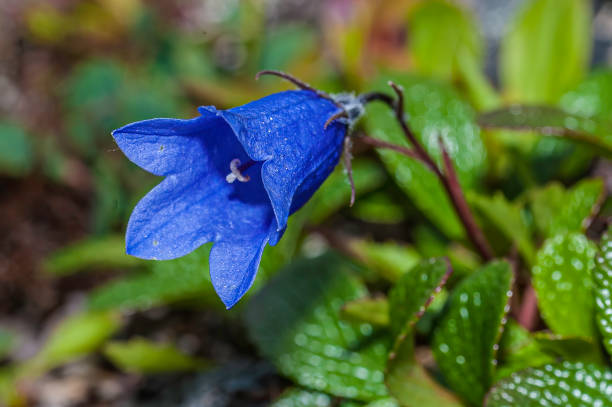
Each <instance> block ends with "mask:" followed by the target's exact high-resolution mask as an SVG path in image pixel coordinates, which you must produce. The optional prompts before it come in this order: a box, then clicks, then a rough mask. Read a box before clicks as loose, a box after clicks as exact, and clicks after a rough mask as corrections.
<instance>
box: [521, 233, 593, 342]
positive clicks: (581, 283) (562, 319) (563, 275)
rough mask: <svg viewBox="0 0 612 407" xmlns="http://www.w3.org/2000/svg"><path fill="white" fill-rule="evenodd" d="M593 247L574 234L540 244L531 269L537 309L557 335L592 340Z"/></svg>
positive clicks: (562, 235)
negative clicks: (536, 297)
mask: <svg viewBox="0 0 612 407" xmlns="http://www.w3.org/2000/svg"><path fill="white" fill-rule="evenodd" d="M594 266H595V246H594V244H593V243H591V242H590V241H589V240H588V239H587V238H586V237H585V236H583V235H581V234H577V233H572V234H561V235H557V236H555V237H553V238H550V239H548V240H547V241H546V242H544V244H543V246H542V248H541V249H540V250H539V252H538V255H537V258H536V263H535V266H534V267H533V269H532V280H533V287H534V288H535V290H536V293H537V296H538V307H539V309H540V312H541V314H542V317H543V318H544V320H545V321H546V323H547V324H548V326H549V327H550V328H551V329H552V330H553V331H554V332H555V333H557V334H559V335H569V336H579V337H594V336H595V330H596V329H595V320H594V306H595V304H594V300H593V283H592V281H591V273H592V270H593V268H594Z"/></svg>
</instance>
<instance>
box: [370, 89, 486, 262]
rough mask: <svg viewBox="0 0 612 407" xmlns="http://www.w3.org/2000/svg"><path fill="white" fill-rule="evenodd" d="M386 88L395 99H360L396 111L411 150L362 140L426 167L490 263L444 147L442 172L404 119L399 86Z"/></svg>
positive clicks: (375, 94) (376, 95)
mask: <svg viewBox="0 0 612 407" xmlns="http://www.w3.org/2000/svg"><path fill="white" fill-rule="evenodd" d="M389 86H391V88H392V89H393V90H394V91H395V94H396V96H397V99H394V98H393V97H391V96H389V95H387V94H385V93H381V92H371V93H366V94H363V95H361V96H360V99H361V101H362V102H363V103H364V104H366V103H369V102H373V101H380V102H383V103H385V104H387V105H388V106H389V107H390V108H391V109H393V111H394V112H395V117H396V119H397V121H398V123H399V125H400V127H401V128H402V131H403V133H404V135H405V136H406V138H407V139H408V142H409V143H410V144H411V145H412V149H408V148H406V147H402V146H398V145H395V144H392V143H387V142H385V141H381V140H377V141H376V142H372V140H376V139H371V138H370V137H368V138H367V139H364V137H361V139H362V140H364V141H366V142H367V143H368V144H372V145H374V146H376V147H381V148H389V149H392V150H394V151H397V152H399V153H401V154H404V155H406V156H408V157H411V158H416V159H418V160H419V161H421V162H422V163H423V164H425V166H427V167H428V168H429V169H430V170H431V171H432V172H433V173H434V174H435V175H436V176H437V177H438V179H439V180H440V182H441V183H442V186H443V187H444V189H445V190H446V193H447V195H448V197H449V199H450V201H451V203H452V205H453V208H454V209H455V212H456V213H457V216H458V217H459V219H460V221H461V223H462V224H463V227H464V229H465V231H466V233H467V236H468V238H469V239H470V241H471V242H472V244H473V245H474V247H475V248H476V250H478V252H479V253H480V255H481V256H482V258H483V259H484V260H487V261H488V260H491V259H492V258H493V251H492V250H491V247H490V245H489V243H488V242H487V240H486V239H485V236H484V233H482V230H480V228H479V227H478V224H477V223H476V221H475V219H474V216H473V215H472V212H471V211H470V208H469V206H468V204H467V202H466V200H465V196H464V194H463V190H462V189H461V185H460V184H459V180H458V178H457V173H456V172H455V169H454V167H453V162H452V160H451V159H450V156H449V155H448V152H447V151H446V148H445V147H444V144H442V142H441V141H440V142H441V144H440V148H441V150H442V160H443V165H444V172H442V171H441V170H440V168H439V167H438V165H437V164H436V163H435V161H434V160H433V158H432V157H431V155H429V153H428V152H427V151H426V150H425V149H424V148H423V146H422V145H421V143H420V142H419V141H418V139H417V138H416V136H415V135H414V133H413V132H412V130H411V129H410V127H409V126H408V123H407V122H406V119H405V117H404V91H403V89H402V88H401V86H399V85H397V84H395V83H393V82H391V81H389Z"/></svg>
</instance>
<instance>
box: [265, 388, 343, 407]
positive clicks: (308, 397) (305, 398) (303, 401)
mask: <svg viewBox="0 0 612 407" xmlns="http://www.w3.org/2000/svg"><path fill="white" fill-rule="evenodd" d="M333 405H334V399H333V398H332V397H331V396H330V395H328V394H325V393H320V392H318V391H311V390H304V389H300V388H291V389H289V390H287V391H286V392H284V393H283V394H282V395H281V396H280V397H279V398H278V399H277V400H276V401H275V402H274V403H272V405H271V406H270V407H332V406H333Z"/></svg>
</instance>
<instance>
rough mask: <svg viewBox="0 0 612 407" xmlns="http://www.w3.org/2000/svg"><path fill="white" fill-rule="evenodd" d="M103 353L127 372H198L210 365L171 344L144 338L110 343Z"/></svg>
mask: <svg viewBox="0 0 612 407" xmlns="http://www.w3.org/2000/svg"><path fill="white" fill-rule="evenodd" d="M102 351H103V353H104V355H105V356H106V357H107V358H109V359H110V361H111V362H113V364H114V365H116V366H118V367H119V368H121V369H122V370H124V371H127V372H136V373H162V372H180V371H191V370H198V369H202V368H204V367H206V366H207V365H208V363H207V362H205V361H203V360H201V359H197V358H194V357H191V356H189V355H186V354H184V353H183V352H181V351H180V350H178V349H177V348H176V347H174V346H173V345H171V344H158V343H154V342H151V341H149V340H146V339H143V338H134V339H130V340H129V341H125V342H120V341H113V342H109V343H107V344H106V345H105V346H104V348H103V350H102Z"/></svg>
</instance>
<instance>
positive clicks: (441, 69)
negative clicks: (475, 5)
mask: <svg viewBox="0 0 612 407" xmlns="http://www.w3.org/2000/svg"><path fill="white" fill-rule="evenodd" d="M408 24H409V25H408V32H409V37H408V38H409V39H410V42H409V46H410V48H409V49H410V53H411V54H412V57H413V59H414V64H415V67H416V69H417V71H418V72H419V73H421V74H424V75H429V76H435V77H438V78H440V79H444V80H451V79H453V77H454V76H456V75H457V71H458V69H459V68H458V64H459V62H458V60H457V59H458V57H459V55H463V56H464V57H469V58H471V59H472V60H473V61H474V62H476V63H478V62H479V60H480V57H481V56H482V48H483V44H482V39H481V38H480V33H479V32H478V29H477V27H476V25H475V24H474V20H473V19H472V18H471V16H470V15H468V14H467V12H466V11H465V10H463V9H462V8H460V7H459V6H458V5H456V4H454V3H452V2H449V1H443V0H433V1H432V0H430V1H425V2H421V3H419V4H418V5H417V6H416V7H415V8H414V10H412V12H411V14H410V15H409V18H408Z"/></svg>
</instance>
